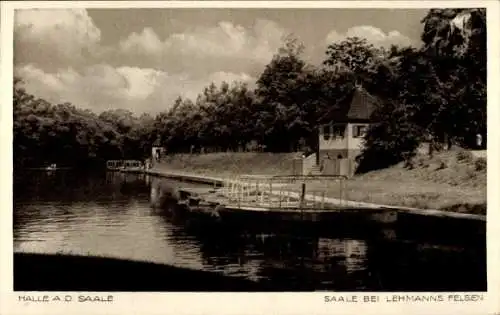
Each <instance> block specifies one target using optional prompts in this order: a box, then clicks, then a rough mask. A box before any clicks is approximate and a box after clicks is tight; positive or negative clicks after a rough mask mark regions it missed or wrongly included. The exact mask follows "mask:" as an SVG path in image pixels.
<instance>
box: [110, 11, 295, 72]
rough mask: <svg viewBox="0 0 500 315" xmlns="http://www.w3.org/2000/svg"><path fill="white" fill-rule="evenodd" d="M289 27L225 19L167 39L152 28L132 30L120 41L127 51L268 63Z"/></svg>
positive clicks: (152, 55) (263, 22) (150, 54)
mask: <svg viewBox="0 0 500 315" xmlns="http://www.w3.org/2000/svg"><path fill="white" fill-rule="evenodd" d="M285 34H286V33H285V30H284V29H283V28H281V27H280V26H279V25H278V24H276V23H274V22H272V21H268V20H257V21H256V22H255V25H254V27H253V29H251V30H250V29H245V28H244V27H243V26H241V25H235V24H233V23H231V22H227V21H222V22H219V23H218V24H217V25H216V26H214V27H210V28H201V27H197V28H194V29H192V30H189V31H186V32H183V33H175V34H172V35H170V36H169V37H168V38H166V39H165V40H164V41H161V40H160V39H159V37H158V35H157V34H156V33H155V32H154V31H153V30H152V29H151V28H145V29H144V30H143V31H142V32H141V33H132V34H130V35H129V36H128V37H127V38H126V39H124V40H122V41H121V42H120V51H121V52H122V53H123V54H126V55H128V54H136V55H137V54H142V55H144V56H147V57H155V58H157V57H159V56H160V55H163V56H164V55H183V56H189V57H198V58H200V57H201V58H230V59H247V60H253V61H258V62H261V63H267V62H269V60H270V59H271V58H272V56H273V54H274V53H275V52H276V50H277V49H278V47H279V46H280V45H281V38H282V37H283V36H284V35H285Z"/></svg>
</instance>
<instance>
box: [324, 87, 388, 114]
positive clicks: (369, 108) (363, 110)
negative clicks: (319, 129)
mask: <svg viewBox="0 0 500 315" xmlns="http://www.w3.org/2000/svg"><path fill="white" fill-rule="evenodd" d="M342 103H343V104H346V103H348V104H349V105H348V106H342ZM378 104H379V99H378V98H376V97H374V96H373V95H371V94H369V93H368V92H367V91H366V90H364V89H363V88H361V87H355V88H353V90H352V92H351V93H349V95H346V98H345V99H344V100H343V101H342V102H341V104H340V105H341V106H340V107H341V108H340V109H338V108H334V109H332V110H331V111H330V112H328V113H327V114H326V115H324V116H323V118H322V119H321V120H320V123H329V122H332V121H333V122H346V121H367V120H370V118H371V115H372V113H373V111H374V110H375V108H376V106H377V105H378Z"/></svg>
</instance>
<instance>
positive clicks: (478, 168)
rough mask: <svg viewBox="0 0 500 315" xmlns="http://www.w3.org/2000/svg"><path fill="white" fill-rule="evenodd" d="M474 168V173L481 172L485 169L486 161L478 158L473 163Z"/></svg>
mask: <svg viewBox="0 0 500 315" xmlns="http://www.w3.org/2000/svg"><path fill="white" fill-rule="evenodd" d="M474 166H475V167H476V171H483V170H485V169H486V166H487V164H486V159H485V158H482V157H481V158H478V159H477V160H476V161H475V162H474Z"/></svg>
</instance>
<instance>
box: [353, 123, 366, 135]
mask: <svg viewBox="0 0 500 315" xmlns="http://www.w3.org/2000/svg"><path fill="white" fill-rule="evenodd" d="M365 133H366V126H363V125H361V126H360V125H356V126H353V127H352V136H353V138H360V137H364V136H365Z"/></svg>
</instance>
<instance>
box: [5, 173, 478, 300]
mask: <svg viewBox="0 0 500 315" xmlns="http://www.w3.org/2000/svg"><path fill="white" fill-rule="evenodd" d="M158 180H160V179H158V178H152V177H149V176H146V175H132V174H128V175H125V174H121V173H102V174H76V173H73V172H61V173H44V172H34V173H29V174H23V175H18V176H16V177H15V181H14V182H15V184H14V250H15V251H16V252H36V253H71V254H83V255H97V256H105V257H118V258H126V259H131V260H140V261H151V262H157V263H164V264H169V265H175V266H181V267H187V268H192V269H198V270H205V271H210V272H221V273H224V274H226V275H228V276H233V277H243V278H247V279H251V280H254V281H262V282H264V281H267V282H275V283H280V284H281V285H282V286H283V285H284V286H285V287H289V288H290V289H297V288H298V289H300V290H349V291H353V290H370V291H439V290H444V291H452V290H457V291H459V290H460V291H481V290H485V289H486V280H485V277H486V272H485V245H484V243H481V242H479V243H477V242H464V241H463V240H460V241H458V240H457V241H453V240H452V241H450V240H449V239H448V240H442V239H429V238H410V237H406V236H404V235H405V233H404V230H405V228H404V227H403V228H399V229H395V228H382V227H380V228H379V229H375V230H369V231H367V230H364V229H356V228H352V229H350V228H349V227H347V228H346V227H345V226H344V227H334V226H332V227H331V228H328V229H326V230H325V229H315V228H305V227H304V229H302V228H300V227H299V228H297V227H295V228H293V229H286V228H285V227H276V229H271V230H270V229H264V228H263V229H261V230H259V224H258V222H255V223H252V224H251V225H252V226H251V228H248V229H246V228H238V229H234V228H224V227H221V226H219V225H217V226H216V225H214V224H211V222H206V221H204V219H200V218H190V217H189V216H185V215H183V216H179V215H177V214H176V212H175V211H174V210H175V209H168V208H166V207H162V208H158V207H153V206H152V203H151V200H150V199H151V197H152V195H154V194H155V191H154V190H153V191H152V187H154V185H152V183H154V182H155V181H158ZM162 181H166V180H164V179H162ZM167 184H170V185H172V186H174V187H175V186H178V185H185V184H181V183H178V182H167ZM422 229H425V227H422Z"/></svg>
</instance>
